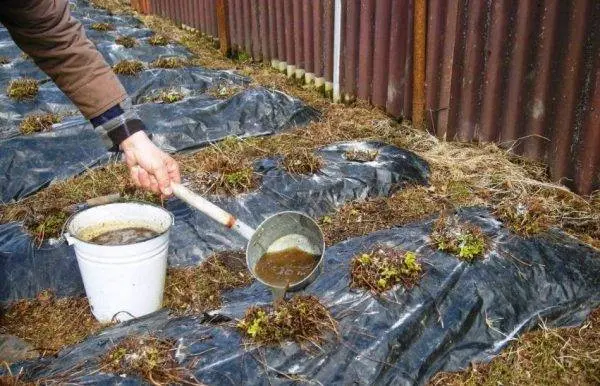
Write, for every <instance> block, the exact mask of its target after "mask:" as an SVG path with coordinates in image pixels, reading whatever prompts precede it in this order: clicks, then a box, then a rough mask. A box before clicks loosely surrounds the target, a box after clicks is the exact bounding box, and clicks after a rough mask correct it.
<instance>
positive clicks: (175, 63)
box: [150, 56, 188, 68]
mask: <svg viewBox="0 0 600 386" xmlns="http://www.w3.org/2000/svg"><path fill="white" fill-rule="evenodd" d="M187 64H188V61H187V59H186V58H182V57H177V56H171V57H162V58H158V59H156V60H155V61H153V62H152V63H150V67H154V68H182V67H185V66H186V65H187Z"/></svg>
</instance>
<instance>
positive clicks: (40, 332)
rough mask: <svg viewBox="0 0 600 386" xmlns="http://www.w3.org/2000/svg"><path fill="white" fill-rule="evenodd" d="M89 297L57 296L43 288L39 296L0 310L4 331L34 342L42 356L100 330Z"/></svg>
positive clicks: (0, 330) (0, 328)
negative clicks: (91, 309) (58, 297)
mask: <svg viewBox="0 0 600 386" xmlns="http://www.w3.org/2000/svg"><path fill="white" fill-rule="evenodd" d="M101 328H102V325H101V324H100V323H99V322H98V321H96V319H95V318H94V316H93V315H92V313H91V311H90V307H89V304H88V300H87V298H85V297H73V298H62V299H57V298H56V297H55V296H54V294H53V293H52V292H50V291H43V292H41V293H40V294H38V295H37V297H36V298H35V299H31V300H19V301H17V302H15V303H12V304H10V305H8V306H7V307H6V309H4V310H2V312H0V334H12V335H15V336H18V337H19V338H21V339H23V340H25V341H26V342H29V343H31V344H32V345H33V346H34V347H35V349H36V350H37V351H38V352H39V353H40V355H42V356H46V355H53V354H55V353H56V352H57V351H59V350H60V349H62V348H63V347H64V346H67V345H70V344H74V343H77V342H80V341H82V340H83V339H85V338H86V337H87V336H89V335H90V334H92V333H95V332H96V331H98V330H100V329H101Z"/></svg>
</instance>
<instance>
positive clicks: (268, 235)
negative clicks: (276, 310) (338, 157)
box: [171, 183, 325, 300]
mask: <svg viewBox="0 0 600 386" xmlns="http://www.w3.org/2000/svg"><path fill="white" fill-rule="evenodd" d="M171 188H172V189H173V194H174V195H175V196H176V197H177V198H179V199H180V200H182V201H184V202H186V203H187V204H189V205H190V206H192V207H194V208H196V209H198V210H199V211H201V212H202V213H204V214H206V215H207V216H208V217H210V218H212V219H213V220H215V221H217V222H218V223H220V224H223V225H225V226H226V227H227V228H230V229H233V230H234V231H236V232H237V233H239V234H240V235H241V236H242V237H244V238H245V239H246V240H248V244H247V246H246V264H247V265H248V269H249V270H250V273H251V274H252V276H254V277H255V278H256V279H257V280H258V281H260V282H261V283H263V284H264V285H266V286H268V287H269V288H270V289H271V292H272V293H273V298H274V300H277V299H281V298H283V297H284V296H285V293H286V291H297V290H300V289H302V288H304V287H306V286H307V285H308V284H310V283H312V282H313V281H314V280H315V279H316V278H317V276H319V274H320V273H321V271H322V267H323V264H322V262H323V253H324V251H325V240H324V237H323V231H321V228H320V227H319V225H318V224H317V223H316V222H315V221H314V220H313V219H312V218H310V217H308V216H307V215H306V214H304V213H300V212H293V211H285V212H279V213H277V214H274V215H272V216H270V217H269V218H267V219H266V220H264V221H263V222H262V223H261V224H260V225H259V226H258V227H257V228H256V230H254V229H252V228H251V227H250V226H248V225H247V224H246V223H244V222H243V221H240V220H239V219H237V218H235V217H234V216H233V215H231V214H230V213H228V212H226V211H225V210H223V209H221V208H219V207H218V206H216V205H215V204H213V203H212V202H210V201H208V200H207V199H205V198H204V197H202V196H200V195H198V194H196V193H194V192H192V191H191V190H189V189H188V188H186V187H184V186H183V185H180V184H176V183H172V184H171ZM294 247H296V248H298V249H301V250H303V251H304V252H307V253H309V254H312V255H314V256H317V257H318V261H317V264H316V265H315V268H314V269H313V270H312V271H311V272H310V273H309V274H308V275H306V276H305V277H304V278H302V279H301V280H300V281H298V282H296V283H289V284H288V285H287V286H285V287H281V286H277V285H273V284H271V283H268V282H265V281H264V280H262V279H261V278H260V277H259V276H258V275H257V274H256V271H255V268H256V264H257V263H258V260H260V258H261V257H262V256H263V255H265V254H266V253H274V252H279V251H282V250H285V249H288V248H294Z"/></svg>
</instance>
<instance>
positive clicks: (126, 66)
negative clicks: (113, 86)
mask: <svg viewBox="0 0 600 386" xmlns="http://www.w3.org/2000/svg"><path fill="white" fill-rule="evenodd" d="M143 69H144V65H143V64H142V62H140V61H137V60H121V61H120V62H119V63H117V64H115V65H114V66H113V71H114V72H115V74H119V75H136V74H138V73H140V72H141V71H142V70H143Z"/></svg>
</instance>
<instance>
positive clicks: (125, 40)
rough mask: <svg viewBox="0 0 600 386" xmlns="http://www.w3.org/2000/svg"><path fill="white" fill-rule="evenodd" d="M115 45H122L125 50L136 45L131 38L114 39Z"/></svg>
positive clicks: (120, 37)
mask: <svg viewBox="0 0 600 386" xmlns="http://www.w3.org/2000/svg"><path fill="white" fill-rule="evenodd" d="M115 43H117V44H119V45H122V46H123V47H125V48H133V47H135V45H136V44H137V40H135V38H134V37H131V36H119V37H118V38H116V39H115Z"/></svg>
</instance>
